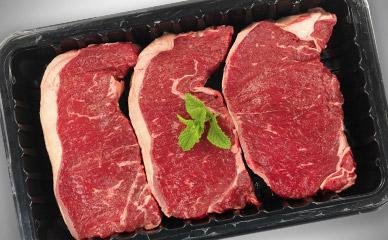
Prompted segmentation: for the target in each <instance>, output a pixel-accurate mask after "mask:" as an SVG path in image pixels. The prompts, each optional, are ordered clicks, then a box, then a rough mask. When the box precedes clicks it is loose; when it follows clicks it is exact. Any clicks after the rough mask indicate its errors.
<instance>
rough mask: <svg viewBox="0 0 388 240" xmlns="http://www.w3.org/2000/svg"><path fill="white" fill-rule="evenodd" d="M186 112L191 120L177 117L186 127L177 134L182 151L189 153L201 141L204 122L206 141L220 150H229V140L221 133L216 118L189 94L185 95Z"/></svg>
mask: <svg viewBox="0 0 388 240" xmlns="http://www.w3.org/2000/svg"><path fill="white" fill-rule="evenodd" d="M185 107H186V112H187V113H188V114H189V115H190V117H191V118H192V119H185V118H183V117H182V116H180V115H177V117H178V120H179V121H180V122H181V123H182V124H184V125H186V128H185V129H184V130H183V131H182V132H181V133H180V134H179V138H178V144H179V146H180V147H181V148H182V149H183V150H184V151H190V150H191V149H192V148H193V147H194V145H195V144H196V143H198V142H199V141H200V140H201V136H202V134H203V132H204V130H205V124H206V122H209V130H208V133H207V140H208V141H209V142H210V143H212V144H213V145H215V146H216V147H219V148H222V149H230V147H231V141H230V138H229V137H228V136H227V135H226V134H225V133H224V132H223V131H222V129H221V128H220V126H219V125H218V123H217V117H216V116H215V115H214V113H212V112H210V110H209V109H208V108H207V107H206V106H205V104H204V103H203V102H202V101H201V100H199V99H198V98H196V97H194V96H193V95H191V94H190V93H186V94H185Z"/></svg>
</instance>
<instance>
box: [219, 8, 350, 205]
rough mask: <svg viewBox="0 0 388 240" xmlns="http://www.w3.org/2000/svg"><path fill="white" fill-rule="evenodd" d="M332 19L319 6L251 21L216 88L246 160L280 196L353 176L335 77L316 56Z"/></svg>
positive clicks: (334, 186) (342, 183) (344, 182)
mask: <svg viewBox="0 0 388 240" xmlns="http://www.w3.org/2000/svg"><path fill="white" fill-rule="evenodd" d="M335 23H336V16H335V15H333V14H330V13H327V12H325V11H323V10H322V9H320V8H316V9H313V10H311V11H309V12H308V13H306V14H302V15H297V16H291V17H287V18H285V19H281V20H280V21H278V22H276V23H274V22H270V21H262V22H258V23H255V24H253V25H251V26H249V27H247V28H246V29H245V30H243V31H242V32H240V33H239V34H238V36H237V39H236V42H235V43H234V45H233V46H232V49H231V50H230V52H229V55H228V57H227V61H226V67H225V69H224V77H223V93H224V97H225V100H226V103H227V106H228V109H229V112H230V114H231V116H232V118H233V121H234V123H235V126H236V127H237V132H238V135H239V139H240V141H241V145H242V149H243V152H244V155H245V158H246V160H247V163H248V165H249V167H250V168H251V169H252V170H253V171H254V172H255V173H256V174H258V175H259V176H260V177H262V178H263V179H264V181H265V182H266V183H267V184H268V186H269V187H270V188H271V189H272V190H273V191H274V192H275V193H276V194H278V195H280V196H282V197H285V198H303V197H308V196H311V195H314V194H315V193H316V192H317V191H318V190H319V189H327V190H331V191H335V192H340V191H342V190H343V189H345V188H348V187H349V186H351V185H352V184H354V182H355V178H356V175H355V163H354V161H353V157H352V153H351V150H350V148H349V145H348V143H347V140H346V137H345V135H344V125H343V111H342V108H341V106H342V103H343V97H342V95H341V92H340V88H339V83H338V81H337V79H336V77H335V76H334V75H333V74H331V73H330V71H329V70H328V69H327V68H326V67H325V66H324V65H323V64H322V63H321V62H320V53H321V51H322V49H324V48H325V47H326V44H327V42H328V40H329V38H330V36H331V33H332V29H333V26H334V25H335Z"/></svg>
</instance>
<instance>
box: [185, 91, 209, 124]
mask: <svg viewBox="0 0 388 240" xmlns="http://www.w3.org/2000/svg"><path fill="white" fill-rule="evenodd" d="M185 106H186V111H187V113H188V114H189V115H190V117H191V118H192V119H194V120H199V119H200V118H201V117H202V115H203V112H205V113H206V110H207V109H206V106H205V104H204V103H203V102H202V101H201V100H199V99H198V98H196V97H195V96H193V95H191V94H190V93H186V94H185Z"/></svg>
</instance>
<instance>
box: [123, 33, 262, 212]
mask: <svg viewBox="0 0 388 240" xmlns="http://www.w3.org/2000/svg"><path fill="white" fill-rule="evenodd" d="M232 33H233V29H232V27H225V26H221V27H217V28H215V29H206V30H204V31H202V32H195V33H193V32H192V33H187V34H180V35H177V36H176V35H172V34H168V35H164V36H162V37H160V38H159V39H156V40H155V41H154V42H152V43H151V44H150V45H149V46H148V47H147V48H145V49H144V50H143V51H142V52H141V54H140V55H139V59H138V63H137V64H136V66H135V71H134V74H133V76H132V86H131V90H130V96H129V115H130V118H131V120H132V124H133V127H134V129H135V132H136V135H137V137H138V140H139V144H140V147H141V149H142V155H143V160H144V165H145V169H146V174H147V179H148V182H149V184H150V188H151V191H152V193H153V195H154V196H155V198H156V200H157V201H158V203H159V206H160V207H161V209H162V211H163V212H164V213H165V214H166V216H168V217H170V216H174V217H177V218H185V219H187V218H200V217H204V216H205V215H206V214H207V213H211V212H216V213H220V212H223V211H225V210H227V209H239V208H243V207H244V206H245V205H246V204H247V203H253V204H258V202H257V200H256V198H255V195H254V193H253V187H252V184H251V180H250V178H249V176H248V173H247V171H246V169H245V167H244V164H243V160H242V155H241V149H240V146H239V142H238V138H237V134H236V132H235V129H234V127H233V123H232V121H231V119H230V116H229V114H228V112H227V109H226V107H225V105H224V103H223V99H222V96H221V95H220V93H219V92H217V91H215V90H212V89H209V88H205V87H204V85H205V83H206V81H207V79H208V78H209V76H210V75H211V74H212V73H213V72H214V71H215V70H216V69H217V68H218V67H219V65H220V63H221V62H222V61H223V60H224V58H225V57H226V54H227V51H228V48H229V44H230V42H231V39H232ZM187 92H191V93H193V94H194V95H196V96H197V97H198V98H200V99H201V100H202V101H204V102H205V104H206V105H207V106H209V107H211V108H212V110H213V111H214V112H216V113H218V114H220V115H219V117H218V118H217V119H218V121H219V123H220V125H221V128H222V129H223V130H224V131H225V132H226V133H227V135H228V136H230V137H231V139H232V148H231V149H230V150H223V149H219V148H217V147H215V146H213V145H211V144H210V143H209V142H208V141H207V140H206V139H202V140H201V141H200V142H199V143H198V144H196V145H195V146H194V148H193V149H192V150H190V151H188V152H184V151H183V150H182V149H181V148H180V146H179V145H178V136H179V133H180V132H181V131H182V130H183V128H184V126H183V124H181V123H180V122H179V121H178V119H177V114H182V115H183V116H184V117H186V118H189V116H188V115H185V112H186V111H185V101H184V94H185V93H187Z"/></svg>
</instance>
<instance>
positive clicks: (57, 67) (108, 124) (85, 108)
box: [40, 43, 161, 239]
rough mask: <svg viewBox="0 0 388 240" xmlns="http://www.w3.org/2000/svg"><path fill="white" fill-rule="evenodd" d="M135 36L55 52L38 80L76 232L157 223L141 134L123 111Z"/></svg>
mask: <svg viewBox="0 0 388 240" xmlns="http://www.w3.org/2000/svg"><path fill="white" fill-rule="evenodd" d="M137 55H138V48H137V47H136V46H135V45H133V44H131V43H114V44H104V45H94V46H90V47H87V48H84V49H81V50H78V51H70V52H67V53H64V54H61V55H59V56H57V57H56V58H55V59H54V60H53V61H52V62H51V63H50V64H49V66H48V67H47V69H46V71H45V74H44V76H43V80H42V83H41V108H40V117H41V123H42V127H43V133H44V139H45V143H46V147H47V151H48V154H49V157H50V160H51V165H52V170H53V178H54V179H53V181H54V193H55V197H56V199H57V202H58V206H59V209H60V210H61V213H62V216H63V219H64V221H65V223H66V224H67V226H68V228H69V230H70V232H71V234H72V235H73V236H74V238H76V239H86V238H91V237H102V238H103V237H107V236H110V235H111V234H113V233H118V232H123V231H128V232H130V231H133V230H135V229H138V228H142V227H144V228H146V229H150V228H154V227H156V226H158V225H159V223H160V221H161V216H160V212H159V209H158V206H157V203H156V201H155V199H154V198H153V197H152V195H151V192H150V190H149V187H148V185H147V182H146V176H145V173H144V169H143V166H142V164H141V156H140V149H139V145H138V144H137V140H136V136H135V134H134V132H133V130H132V127H131V125H130V123H129V121H128V119H127V118H125V116H124V115H123V114H122V113H121V112H120V109H119V105H118V99H119V97H120V95H121V94H122V91H123V88H124V85H123V84H124V83H123V81H120V79H121V78H123V77H124V76H125V75H126V73H127V71H128V69H129V68H130V67H131V66H134V65H135V63H136V60H137Z"/></svg>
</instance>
